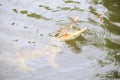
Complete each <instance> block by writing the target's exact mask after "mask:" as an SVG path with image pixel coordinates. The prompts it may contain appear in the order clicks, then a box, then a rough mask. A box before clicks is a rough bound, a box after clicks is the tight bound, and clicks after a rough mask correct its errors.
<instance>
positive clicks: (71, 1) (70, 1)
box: [64, 0, 80, 4]
mask: <svg viewBox="0 0 120 80" xmlns="http://www.w3.org/2000/svg"><path fill="white" fill-rule="evenodd" d="M64 2H65V3H77V4H80V2H78V1H73V0H64Z"/></svg>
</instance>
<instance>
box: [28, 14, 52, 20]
mask: <svg viewBox="0 0 120 80" xmlns="http://www.w3.org/2000/svg"><path fill="white" fill-rule="evenodd" d="M27 16H28V17H32V18H35V19H44V20H51V19H50V18H46V17H44V16H42V15H39V14H36V13H30V14H27Z"/></svg>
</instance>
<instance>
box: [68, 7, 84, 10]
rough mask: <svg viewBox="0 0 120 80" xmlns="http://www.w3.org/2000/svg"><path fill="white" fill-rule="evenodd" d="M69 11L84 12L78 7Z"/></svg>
mask: <svg viewBox="0 0 120 80" xmlns="http://www.w3.org/2000/svg"><path fill="white" fill-rule="evenodd" d="M70 11H84V10H82V9H80V8H79V7H73V8H72V9H70Z"/></svg>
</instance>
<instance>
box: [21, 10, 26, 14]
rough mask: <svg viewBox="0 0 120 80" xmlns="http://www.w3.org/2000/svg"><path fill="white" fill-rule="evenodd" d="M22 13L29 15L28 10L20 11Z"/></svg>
mask: <svg viewBox="0 0 120 80" xmlns="http://www.w3.org/2000/svg"><path fill="white" fill-rule="evenodd" d="M20 13H21V14H27V13H28V12H27V10H22V11H20Z"/></svg>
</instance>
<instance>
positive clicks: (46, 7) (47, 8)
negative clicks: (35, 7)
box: [39, 5, 52, 10]
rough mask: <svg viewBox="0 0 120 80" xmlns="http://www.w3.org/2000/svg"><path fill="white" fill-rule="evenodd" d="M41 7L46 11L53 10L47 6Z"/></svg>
mask: <svg viewBox="0 0 120 80" xmlns="http://www.w3.org/2000/svg"><path fill="white" fill-rule="evenodd" d="M39 7H43V8H44V9H46V10H52V9H51V8H50V7H49V6H46V5H39Z"/></svg>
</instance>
